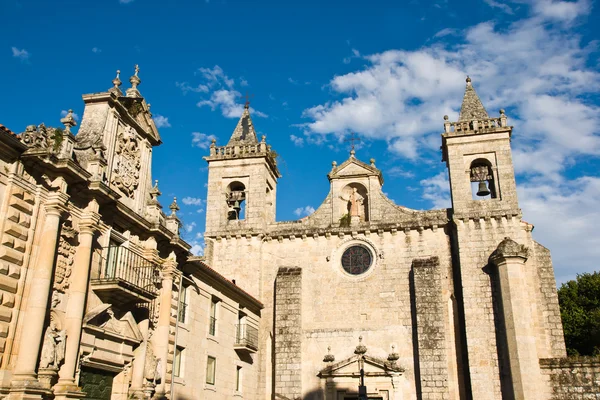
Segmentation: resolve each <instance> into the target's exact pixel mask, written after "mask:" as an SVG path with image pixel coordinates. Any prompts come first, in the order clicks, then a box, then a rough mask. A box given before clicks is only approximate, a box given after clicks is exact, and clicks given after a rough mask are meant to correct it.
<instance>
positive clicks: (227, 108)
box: [196, 89, 268, 118]
mask: <svg viewBox="0 0 600 400" xmlns="http://www.w3.org/2000/svg"><path fill="white" fill-rule="evenodd" d="M240 96H241V94H240V92H238V91H236V90H228V89H219V90H215V91H214V92H213V93H212V94H211V96H210V99H208V100H201V101H199V102H198V103H197V104H196V105H197V106H198V107H204V106H208V107H210V109H211V110H213V111H214V110H216V109H217V108H218V109H220V110H221V113H222V114H223V116H224V117H227V118H239V117H241V115H242V112H243V111H244V104H242V103H238V102H237V100H238V98H240ZM250 113H252V114H253V115H256V116H257V117H262V118H267V117H268V115H267V114H265V113H263V112H260V111H258V110H255V109H254V108H252V107H250Z"/></svg>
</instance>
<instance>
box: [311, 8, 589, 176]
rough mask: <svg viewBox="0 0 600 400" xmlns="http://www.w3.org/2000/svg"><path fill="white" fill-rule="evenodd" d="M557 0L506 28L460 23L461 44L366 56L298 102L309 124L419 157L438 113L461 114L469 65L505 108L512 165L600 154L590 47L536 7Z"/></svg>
mask: <svg viewBox="0 0 600 400" xmlns="http://www.w3.org/2000/svg"><path fill="white" fill-rule="evenodd" d="M557 4H559V3H558V2H548V1H542V0H537V1H536V2H535V3H534V5H533V6H532V7H533V11H532V12H533V15H532V16H531V17H530V18H527V19H524V20H520V21H517V22H515V23H513V24H511V25H509V27H508V29H504V28H500V27H497V26H495V25H494V24H493V23H491V22H485V23H480V24H477V25H475V26H472V27H470V28H467V29H466V30H465V31H464V32H462V33H460V36H458V37H457V38H458V40H460V43H458V44H448V43H445V42H434V43H432V44H431V45H429V46H426V47H423V48H420V49H418V50H415V51H403V50H390V51H386V52H383V53H378V54H373V55H370V56H367V57H365V58H366V60H368V61H369V62H370V65H368V66H367V67H365V68H364V69H362V70H358V71H355V72H351V73H348V74H344V75H337V76H335V77H334V78H333V79H332V80H331V81H330V83H329V87H330V88H331V89H332V91H333V92H335V93H337V94H339V95H341V96H342V98H341V99H339V100H332V101H329V102H327V103H324V104H320V105H315V106H314V107H311V108H308V109H306V110H304V113H303V116H304V117H306V118H308V119H309V120H310V122H308V123H306V124H304V128H305V130H306V134H308V135H313V136H321V137H324V138H325V139H327V137H330V136H332V135H333V136H334V137H339V136H340V135H343V134H345V133H347V132H349V131H353V132H357V133H359V134H361V135H362V136H364V137H366V138H367V139H375V140H385V141H386V142H387V143H388V149H389V150H390V151H391V152H393V153H395V154H398V155H401V156H404V157H406V158H409V159H417V158H418V157H419V156H420V155H421V154H422V153H423V151H424V150H427V149H429V148H430V147H431V140H430V138H431V137H432V136H431V135H432V134H438V133H439V132H440V131H441V129H442V122H443V120H442V116H443V115H444V114H447V115H449V116H450V119H451V120H456V119H457V118H458V111H459V108H460V105H461V104H460V103H461V99H462V95H463V93H464V87H465V83H464V79H465V76H466V75H467V74H469V75H470V76H471V77H472V78H473V82H474V85H475V87H476V89H477V91H478V93H479V95H480V97H481V98H482V101H483V103H484V104H485V105H486V107H487V109H488V112H489V113H490V115H491V116H497V115H498V111H497V110H498V109H500V108H506V109H507V110H508V117H509V122H510V123H511V124H513V125H515V127H516V129H515V141H514V142H513V144H514V146H515V163H516V165H517V167H518V171H519V172H521V173H527V174H536V175H542V176H544V177H546V178H551V179H557V178H558V177H559V176H560V173H561V172H562V171H563V169H564V166H565V164H566V161H567V160H569V159H570V158H572V157H574V156H577V155H594V156H598V155H600V135H599V134H598V128H597V127H598V126H600V108H599V107H598V106H596V105H594V104H593V103H592V102H590V101H589V100H587V99H589V97H590V96H589V94H598V93H599V92H600V90H598V88H599V87H600V73H599V72H598V71H596V70H594V69H593V68H592V67H590V66H588V60H589V59H590V58H591V57H590V55H591V54H592V51H593V50H594V48H593V47H591V46H592V45H589V46H588V45H586V44H583V43H582V42H581V38H580V37H579V36H577V35H576V34H575V33H574V32H572V31H569V30H566V29H565V28H564V26H563V27H557V26H556V25H555V24H548V23H547V21H548V20H547V19H544V18H543V17H541V16H540V15H549V11H544V12H542V11H540V10H542V9H543V8H544V7H547V8H552V7H559V6H560V7H563V6H564V7H567V6H568V5H557ZM560 4H562V3H560ZM577 4H579V5H578V6H577V7H578V8H577V10H579V9H583V8H584V7H583V6H584V5H585V4H586V3H583V2H581V1H580V2H579V3H577ZM577 12H581V11H577ZM577 15H579V14H577ZM565 127H569V128H568V130H569V133H568V134H566V133H565Z"/></svg>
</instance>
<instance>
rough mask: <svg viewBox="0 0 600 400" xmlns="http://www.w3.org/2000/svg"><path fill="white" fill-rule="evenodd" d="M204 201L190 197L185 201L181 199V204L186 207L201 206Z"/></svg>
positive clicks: (185, 198)
mask: <svg viewBox="0 0 600 400" xmlns="http://www.w3.org/2000/svg"><path fill="white" fill-rule="evenodd" d="M203 201H204V200H202V199H201V198H199V197H190V196H186V197H184V198H183V199H181V202H182V203H183V204H185V205H186V206H201V205H202V202H203Z"/></svg>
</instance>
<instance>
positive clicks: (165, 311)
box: [153, 252, 177, 399]
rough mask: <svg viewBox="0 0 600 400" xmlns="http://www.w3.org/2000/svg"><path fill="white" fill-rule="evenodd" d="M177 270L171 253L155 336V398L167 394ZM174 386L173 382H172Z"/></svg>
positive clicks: (164, 275)
mask: <svg viewBox="0 0 600 400" xmlns="http://www.w3.org/2000/svg"><path fill="white" fill-rule="evenodd" d="M176 270H177V260H176V259H175V253H173V252H171V254H170V255H169V257H168V258H167V259H166V260H165V263H164V266H163V269H162V288H161V290H160V308H159V313H158V324H157V327H156V332H155V333H154V336H153V341H154V350H155V354H156V358H157V362H158V367H157V372H158V373H159V375H160V383H158V385H156V392H155V394H154V398H156V399H160V398H165V396H166V393H167V389H166V387H167V384H166V378H167V361H168V359H169V330H170V327H171V299H172V298H173V275H174V273H175V271H176ZM171 384H172V382H171Z"/></svg>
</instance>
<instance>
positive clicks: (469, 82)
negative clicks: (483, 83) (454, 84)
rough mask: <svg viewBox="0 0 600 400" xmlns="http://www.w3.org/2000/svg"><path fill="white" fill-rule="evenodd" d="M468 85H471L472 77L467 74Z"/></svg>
mask: <svg viewBox="0 0 600 400" xmlns="http://www.w3.org/2000/svg"><path fill="white" fill-rule="evenodd" d="M467 86H471V78H470V77H469V75H467Z"/></svg>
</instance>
